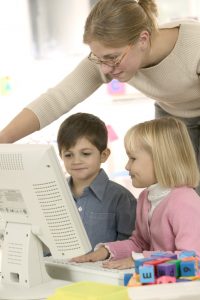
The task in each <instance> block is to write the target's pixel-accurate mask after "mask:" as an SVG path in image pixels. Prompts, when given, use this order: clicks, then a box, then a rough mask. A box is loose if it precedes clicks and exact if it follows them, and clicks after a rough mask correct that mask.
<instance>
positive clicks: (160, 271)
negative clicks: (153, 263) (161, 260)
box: [157, 263, 176, 277]
mask: <svg viewBox="0 0 200 300" xmlns="http://www.w3.org/2000/svg"><path fill="white" fill-rule="evenodd" d="M157 276H158V277H161V276H172V277H176V265H175V264H168V263H165V264H160V265H158V266H157Z"/></svg>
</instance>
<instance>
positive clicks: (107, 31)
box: [83, 0, 158, 47]
mask: <svg viewBox="0 0 200 300" xmlns="http://www.w3.org/2000/svg"><path fill="white" fill-rule="evenodd" d="M157 15H158V12H157V6H156V3H155V1H154V0H139V1H135V0H100V1H99V2H98V3H97V4H96V5H95V6H94V7H93V9H92V10H91V12H90V14H89V16H88V17H87V20H86V23H85V31H84V35H83V41H84V43H86V44H89V43H90V42H91V41H100V42H101V43H102V44H103V45H105V46H107V47H123V46H125V45H129V44H134V43H135V42H136V41H137V40H138V38H139V36H140V33H141V32H142V31H143V30H147V31H148V32H149V34H150V36H151V35H152V34H153V33H154V32H155V31H157V19H156V17H157Z"/></svg>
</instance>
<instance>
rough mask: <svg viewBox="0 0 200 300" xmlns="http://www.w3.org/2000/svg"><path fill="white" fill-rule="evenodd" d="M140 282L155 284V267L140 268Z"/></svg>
mask: <svg viewBox="0 0 200 300" xmlns="http://www.w3.org/2000/svg"><path fill="white" fill-rule="evenodd" d="M139 274H140V282H141V283H154V282H155V274H154V267H153V266H140V267H139Z"/></svg>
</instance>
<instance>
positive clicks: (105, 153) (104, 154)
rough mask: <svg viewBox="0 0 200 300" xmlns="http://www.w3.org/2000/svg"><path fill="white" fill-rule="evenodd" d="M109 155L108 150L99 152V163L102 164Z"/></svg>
mask: <svg viewBox="0 0 200 300" xmlns="http://www.w3.org/2000/svg"><path fill="white" fill-rule="evenodd" d="M109 155H110V149H109V148H106V149H105V150H103V151H102V152H101V163H104V162H105V161H106V160H107V159H108V157H109Z"/></svg>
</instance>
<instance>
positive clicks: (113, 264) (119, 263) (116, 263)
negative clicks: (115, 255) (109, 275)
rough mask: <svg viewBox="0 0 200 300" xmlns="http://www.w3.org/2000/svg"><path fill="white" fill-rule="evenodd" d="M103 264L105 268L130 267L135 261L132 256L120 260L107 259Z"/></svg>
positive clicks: (121, 268)
mask: <svg viewBox="0 0 200 300" xmlns="http://www.w3.org/2000/svg"><path fill="white" fill-rule="evenodd" d="M102 266H103V267H104V268H108V269H119V270H123V269H130V268H133V267H134V261H133V259H132V257H131V256H130V257H128V258H124V259H120V260H110V261H105V262H103V263H102Z"/></svg>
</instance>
